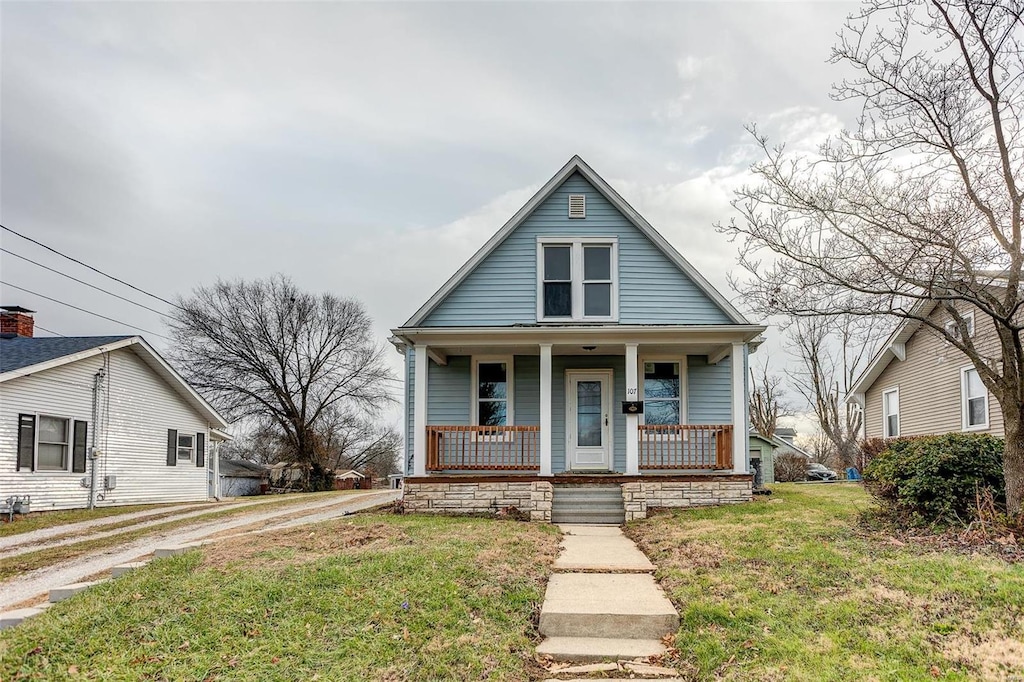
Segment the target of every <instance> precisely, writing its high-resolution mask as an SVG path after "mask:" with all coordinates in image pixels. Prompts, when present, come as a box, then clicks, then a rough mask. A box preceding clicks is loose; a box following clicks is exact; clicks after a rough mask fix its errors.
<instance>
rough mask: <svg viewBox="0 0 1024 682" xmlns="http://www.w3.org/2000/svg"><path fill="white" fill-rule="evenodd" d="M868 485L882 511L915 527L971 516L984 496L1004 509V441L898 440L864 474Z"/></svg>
mask: <svg viewBox="0 0 1024 682" xmlns="http://www.w3.org/2000/svg"><path fill="white" fill-rule="evenodd" d="M864 483H865V486H866V487H867V489H868V492H870V493H871V494H872V495H873V496H874V497H875V498H876V499H878V500H879V501H880V502H881V503H882V504H883V506H885V507H888V508H889V510H891V511H892V512H894V513H896V514H897V515H898V516H900V517H901V518H902V519H905V520H907V521H910V522H911V523H915V524H929V523H950V522H954V521H958V520H960V521H962V520H965V519H967V518H969V517H970V516H971V513H972V511H973V510H974V508H975V506H976V500H977V495H978V492H979V491H984V490H990V491H991V493H992V496H993V498H994V499H995V500H996V502H997V503H1000V504H1005V502H1006V488H1005V484H1004V481H1003V441H1002V440H1001V439H999V438H994V437H992V436H989V435H983V434H963V433H950V434H946V435H943V436H927V437H922V438H906V439H902V438H901V439H893V440H891V441H889V443H888V444H887V448H886V449H885V450H884V451H882V452H881V453H879V454H878V455H877V456H875V457H874V459H873V460H872V461H871V462H870V464H868V466H867V467H866V468H865V469H864Z"/></svg>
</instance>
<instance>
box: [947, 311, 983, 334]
mask: <svg viewBox="0 0 1024 682" xmlns="http://www.w3.org/2000/svg"><path fill="white" fill-rule="evenodd" d="M960 317H962V318H964V321H965V322H967V330H968V332H969V333H968V334H967V338H969V339H973V338H974V334H975V333H976V331H977V330H976V329H975V328H974V311H973V310H969V311H967V312H966V313H962V314H961V315H960ZM944 329H945V330H946V333H947V334H949V335H951V336H956V331H957V326H956V320H955V319H953V318H952V317H951V318H949V319H948V320H946V324H945V325H944Z"/></svg>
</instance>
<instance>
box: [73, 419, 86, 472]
mask: <svg viewBox="0 0 1024 682" xmlns="http://www.w3.org/2000/svg"><path fill="white" fill-rule="evenodd" d="M88 438H89V424H88V422H80V421H76V422H75V439H74V440H73V441H72V449H71V471H72V472H74V473H76V474H84V473H85V456H86V453H87V452H88V451H89V444H88Z"/></svg>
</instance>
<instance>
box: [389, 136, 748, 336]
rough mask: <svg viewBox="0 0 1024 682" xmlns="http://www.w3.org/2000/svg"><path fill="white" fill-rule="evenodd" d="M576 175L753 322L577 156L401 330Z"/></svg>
mask: <svg viewBox="0 0 1024 682" xmlns="http://www.w3.org/2000/svg"><path fill="white" fill-rule="evenodd" d="M573 173H579V174H580V175H582V176H583V178H584V179H586V180H587V182H589V183H590V184H591V185H592V186H593V187H594V189H596V190H597V191H598V192H600V193H601V195H602V196H604V198H605V199H607V200H608V202H609V203H611V204H612V206H614V207H615V208H616V209H618V211H619V212H620V213H622V215H623V216H625V217H626V219H627V220H629V222H631V223H632V224H633V225H634V226H635V227H636V228H637V229H638V230H640V232H641V233H642V234H643V235H644V236H645V237H647V239H649V240H650V241H651V243H653V244H654V245H655V246H656V247H657V248H658V249H659V250H660V251H661V252H662V253H664V254H665V256H666V257H667V258H668V259H669V260H670V261H672V263H673V264H675V266H676V267H678V268H679V269H680V270H681V271H682V272H683V273H684V274H685V275H686V276H687V277H689V278H690V279H691V280H692V281H693V283H694V285H695V286H696V287H697V288H698V289H699V290H700V291H701V292H702V293H703V294H704V295H705V296H707V297H708V298H709V299H711V300H712V301H713V302H714V303H715V304H716V305H717V306H718V307H719V308H720V309H721V310H722V312H724V313H725V315H726V317H728V318H729V319H730V320H731V321H732V322H733V324H750V322H749V321H748V320H747V319H746V318H745V317H744V316H743V314H742V313H740V311H739V310H737V309H736V308H735V306H733V305H732V303H730V302H729V300H728V299H727V298H725V296H723V295H722V294H721V292H719V291H718V290H717V289H716V288H715V287H713V286H712V285H711V283H710V282H708V281H707V280H706V279H704V276H703V275H701V274H700V272H698V271H697V269H696V268H695V267H693V265H691V264H690V262H689V261H687V260H686V259H685V258H683V256H682V255H681V254H680V253H679V252H678V251H676V250H675V248H673V247H672V245H671V244H669V243H668V241H667V240H666V239H665V238H664V237H663V236H661V233H659V232H658V231H657V230H655V229H654V227H652V226H651V224H650V223H648V222H647V221H646V220H645V219H644V217H643V216H641V215H640V214H639V213H637V211H636V210H635V209H634V208H633V207H632V206H630V205H629V204H628V203H627V202H626V200H625V199H623V198H622V197H621V196H620V195H619V193H618V192H616V191H615V190H614V189H612V187H611V185H609V184H608V183H607V182H605V181H604V179H603V178H602V177H601V176H600V175H598V174H597V173H595V172H594V170H593V169H592V168H591V167H590V166H588V165H587V163H586V162H585V161H584V160H583V159H581V158H580V157H579V156H578V155H577V156H573V157H572V158H571V159H569V162H568V163H566V164H565V165H564V166H563V167H562V169H561V170H560V171H558V172H557V173H555V175H554V176H553V177H552V178H551V179H550V180H548V181H547V183H545V184H544V186H543V187H541V188H540V189H539V190H538V191H537V193H536V194H534V195H533V197H532V198H531V199H530V200H529V201H528V202H526V204H525V205H524V206H523V207H522V208H520V209H519V210H518V211H517V212H516V214H515V215H513V216H512V217H511V218H510V219H509V220H508V222H506V223H505V224H504V225H503V226H502V228H501V229H500V230H498V231H497V232H496V233H495V234H494V235H493V236H492V237H491V238H490V239H488V240H487V242H486V243H485V244H484V245H483V246H482V247H480V250H479V251H477V252H476V253H475V254H473V256H472V258H470V259H469V260H468V261H466V263H465V264H463V266H462V267H461V268H459V270H458V271H457V272H456V273H455V274H454V275H452V277H451V278H450V279H449V280H448V281H447V282H445V283H444V286H442V287H441V288H440V289H438V290H437V291H436V292H435V293H434V295H433V296H431V297H430V299H429V300H428V301H427V302H426V303H424V304H423V306H421V307H420V309H419V310H417V311H416V312H415V313H414V314H413V316H412V317H410V318H409V319H408V320H407V321H406V323H405V324H403V325H402V327H417V326H419V325H420V324H422V323H423V322H424V320H426V319H427V317H429V315H430V313H432V312H433V311H434V309H435V308H437V307H438V306H439V305H440V304H441V303H442V302H443V301H444V300H445V298H447V297H448V295H449V294H450V293H452V292H453V291H454V290H455V289H456V287H458V286H459V285H460V284H462V282H463V281H465V279H466V278H467V277H469V275H470V273H472V272H473V271H474V270H475V269H476V267H477V266H478V265H480V263H482V262H483V261H484V259H485V258H487V256H489V255H490V254H491V253H492V252H494V250H495V249H497V248H498V247H499V246H500V245H501V243H502V242H504V241H505V239H507V238H508V236H509V235H511V234H512V233H513V232H514V231H515V230H516V228H518V227H519V226H520V225H521V224H522V223H523V222H524V221H525V220H526V219H527V218H529V217H530V215H531V214H532V213H533V212H534V210H536V209H537V207H538V206H540V205H541V204H542V203H543V202H544V201H545V200H546V199H547V198H548V197H550V196H551V195H552V194H553V193H554V192H555V190H557V189H558V188H559V187H560V186H561V185H562V183H564V182H565V181H566V180H567V179H568V178H569V177H570V176H572V174H573Z"/></svg>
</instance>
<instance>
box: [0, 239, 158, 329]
mask: <svg viewBox="0 0 1024 682" xmlns="http://www.w3.org/2000/svg"><path fill="white" fill-rule="evenodd" d="M0 251H2V252H4V253H6V254H8V255H11V256H14V257H15V258H20V259H21V260H23V261H27V262H29V263H31V264H32V265H37V266H39V267H41V268H42V269H44V270H49V271H50V272H55V273H57V274H58V275H60V276H61V277H67V278H68V279H70V280H71V281H73V282H78V283H79V284H84V285H85V286H87V287H90V288H92V289H95V290H96V291H102V292H103V293H104V294H107V295H109V296H113V297H114V298H119V299H121V300H122V301H125V302H126V303H131V304H132V305H136V306H138V307H140V308H145V309H146V310H148V311H150V312H153V313H156V314H157V315H160V316H161V317H166V318H168V319H170V318H171V316H170V315H168V314H167V313H162V312H160V311H159V310H157V309H156V308H150V307H149V306H148V305H143V304H142V303H136V302H135V301H133V300H131V299H130V298H125V297H124V296H121V295H120V294H115V293H114V292H113V291H107V290H106V289H103V288H102V287H98V286H96V285H95V284H90V283H89V282H86V281H84V280H81V279H78V278H77V277H72V276H71V275H69V274H67V273H66V272H61V271H60V270H57V269H56V268H51V267H50V266H48V265H43V264H42V263H37V262H36V261H34V260H32V259H31V258H26V257H25V256H22V255H21V254H17V253H14V252H13V251H9V250H7V249H4V248H0ZM40 329H42V327H40Z"/></svg>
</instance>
